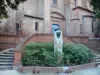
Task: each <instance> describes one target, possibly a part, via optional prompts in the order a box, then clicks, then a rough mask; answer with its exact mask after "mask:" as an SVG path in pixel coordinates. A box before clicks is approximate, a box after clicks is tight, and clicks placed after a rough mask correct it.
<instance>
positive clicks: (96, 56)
mask: <svg viewBox="0 0 100 75" xmlns="http://www.w3.org/2000/svg"><path fill="white" fill-rule="evenodd" d="M95 61H96V63H97V64H98V66H100V55H97V54H96V55H95Z"/></svg>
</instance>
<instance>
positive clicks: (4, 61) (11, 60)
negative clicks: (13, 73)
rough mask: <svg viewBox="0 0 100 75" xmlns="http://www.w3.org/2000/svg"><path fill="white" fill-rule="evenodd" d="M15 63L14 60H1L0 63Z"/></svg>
mask: <svg viewBox="0 0 100 75" xmlns="http://www.w3.org/2000/svg"><path fill="white" fill-rule="evenodd" d="M13 61H14V60H13V59H12V60H11V59H10V60H5V59H1V60H0V62H13Z"/></svg>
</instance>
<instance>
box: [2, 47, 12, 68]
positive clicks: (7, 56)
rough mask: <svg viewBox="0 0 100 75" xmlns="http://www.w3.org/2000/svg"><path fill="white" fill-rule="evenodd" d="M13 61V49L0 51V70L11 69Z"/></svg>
mask: <svg viewBox="0 0 100 75" xmlns="http://www.w3.org/2000/svg"><path fill="white" fill-rule="evenodd" d="M13 61H14V49H9V50H7V51H5V52H2V53H0V70H12V69H13Z"/></svg>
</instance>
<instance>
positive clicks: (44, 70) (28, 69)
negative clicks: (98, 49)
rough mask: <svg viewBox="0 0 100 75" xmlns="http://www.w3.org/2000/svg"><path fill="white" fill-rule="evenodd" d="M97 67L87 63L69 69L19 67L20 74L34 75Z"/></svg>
mask: <svg viewBox="0 0 100 75" xmlns="http://www.w3.org/2000/svg"><path fill="white" fill-rule="evenodd" d="M97 66H98V65H97V64H96V63H89V64H84V65H78V66H71V67H34V66H33V67H32V66H28V67H20V68H19V70H20V72H32V73H34V74H39V73H68V72H74V71H78V70H84V69H89V68H95V67H97Z"/></svg>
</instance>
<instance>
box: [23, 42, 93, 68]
mask: <svg viewBox="0 0 100 75" xmlns="http://www.w3.org/2000/svg"><path fill="white" fill-rule="evenodd" d="M58 55H59V53H58V52H57V53H54V45H53V43H30V44H28V45H26V47H25V53H24V56H23V57H22V64H23V66H50V67H56V66H65V65H67V66H71V65H79V64H85V63H89V62H90V60H91V59H93V54H92V53H91V52H90V51H89V48H87V47H85V46H84V45H81V44H64V45H63V55H62V54H60V56H62V59H63V61H62V63H60V64H58V60H57V59H59V58H58Z"/></svg>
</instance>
